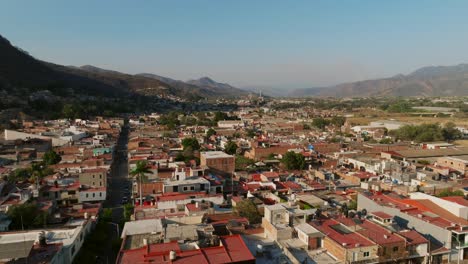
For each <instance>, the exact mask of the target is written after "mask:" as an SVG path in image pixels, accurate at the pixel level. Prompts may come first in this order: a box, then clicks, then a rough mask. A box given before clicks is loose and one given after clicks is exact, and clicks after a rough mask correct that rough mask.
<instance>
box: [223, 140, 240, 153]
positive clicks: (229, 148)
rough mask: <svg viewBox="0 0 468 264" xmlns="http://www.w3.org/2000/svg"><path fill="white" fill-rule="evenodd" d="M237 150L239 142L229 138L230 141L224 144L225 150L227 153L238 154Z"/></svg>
mask: <svg viewBox="0 0 468 264" xmlns="http://www.w3.org/2000/svg"><path fill="white" fill-rule="evenodd" d="M236 150H237V144H236V142H234V141H231V140H229V141H228V142H226V145H225V146H224V151H225V152H226V153H227V154H231V155H233V154H236Z"/></svg>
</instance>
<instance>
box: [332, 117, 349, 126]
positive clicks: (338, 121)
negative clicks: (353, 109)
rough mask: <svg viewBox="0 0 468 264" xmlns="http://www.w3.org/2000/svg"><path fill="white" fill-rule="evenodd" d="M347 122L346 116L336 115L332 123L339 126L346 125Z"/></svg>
mask: <svg viewBox="0 0 468 264" xmlns="http://www.w3.org/2000/svg"><path fill="white" fill-rule="evenodd" d="M345 122H346V117H344V116H334V117H333V118H332V119H331V121H330V123H332V124H333V125H334V126H337V127H341V126H342V125H344V123H345Z"/></svg>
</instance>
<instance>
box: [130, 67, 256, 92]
mask: <svg viewBox="0 0 468 264" xmlns="http://www.w3.org/2000/svg"><path fill="white" fill-rule="evenodd" d="M137 76H144V77H149V78H154V79H157V80H160V81H163V82H165V83H168V84H170V85H172V86H174V87H176V88H179V89H184V90H185V89H188V90H189V91H196V92H197V93H200V94H204V95H205V96H206V97H213V96H217V97H239V96H244V95H247V94H248V91H245V90H242V89H239V88H236V87H233V86H231V85H229V84H226V83H219V82H216V81H213V80H212V79H210V78H208V77H202V78H200V79H197V80H189V81H186V82H184V81H179V80H174V79H171V78H167V77H163V76H159V75H156V74H151V73H140V74H137Z"/></svg>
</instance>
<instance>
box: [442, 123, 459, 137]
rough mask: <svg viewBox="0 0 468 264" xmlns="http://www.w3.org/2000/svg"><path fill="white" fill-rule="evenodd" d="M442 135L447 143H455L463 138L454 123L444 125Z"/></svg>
mask: <svg viewBox="0 0 468 264" xmlns="http://www.w3.org/2000/svg"><path fill="white" fill-rule="evenodd" d="M442 135H443V136H444V139H445V140H447V141H453V140H455V139H459V138H461V137H462V133H461V131H460V130H458V129H457V126H456V125H455V124H454V123H452V122H448V123H446V124H445V125H444V128H443V129H442Z"/></svg>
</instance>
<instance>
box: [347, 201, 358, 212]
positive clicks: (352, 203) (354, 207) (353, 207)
mask: <svg viewBox="0 0 468 264" xmlns="http://www.w3.org/2000/svg"><path fill="white" fill-rule="evenodd" d="M348 209H349V210H357V202H356V201H355V200H351V201H350V202H349V205H348Z"/></svg>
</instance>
